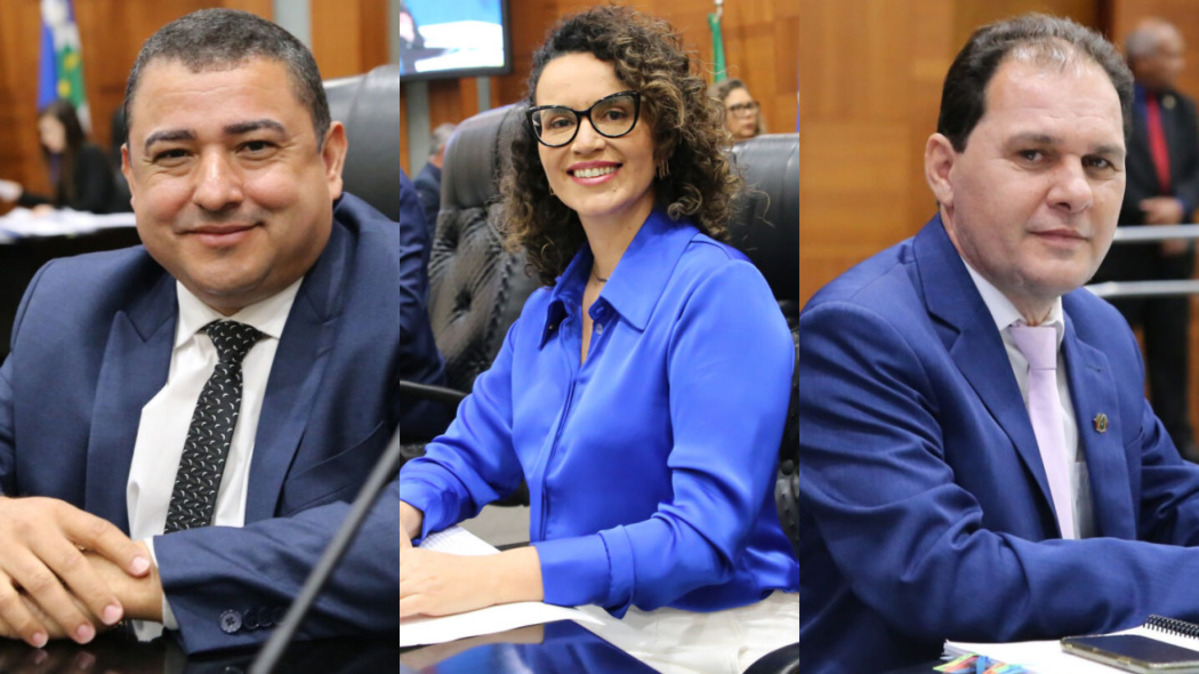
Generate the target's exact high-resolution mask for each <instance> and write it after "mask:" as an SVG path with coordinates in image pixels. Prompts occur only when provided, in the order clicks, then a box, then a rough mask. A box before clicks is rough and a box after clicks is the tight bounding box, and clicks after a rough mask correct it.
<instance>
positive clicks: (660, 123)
mask: <svg viewBox="0 0 1199 674" xmlns="http://www.w3.org/2000/svg"><path fill="white" fill-rule="evenodd" d="M566 54H591V55H592V56H594V57H595V58H597V59H599V60H600V61H604V62H606V63H611V64H612V67H613V69H614V70H615V73H616V78H617V79H618V80H620V82H621V84H622V85H624V86H626V87H628V88H629V89H632V90H635V91H638V92H640V93H641V120H642V121H639V122H637V123H638V124H645V123H648V124H649V125H650V129H651V131H652V136H653V143H654V159H655V161H656V162H658V165H659V168H660V170H659V173H658V177H657V178H655V180H654V188H655V195H654V196H655V200H656V201H657V204H656V205H658V206H660V207H663V208H665V210H666V213H667V215H668V216H669V217H670V218H671V219H672V220H675V221H677V220H679V219H681V218H684V217H686V218H689V219H690V220H691V221H692V222H693V223H694V224H695V226H696V227H697V228H698V229H699V230H700V231H701V232H703V233H705V234H707V235H708V236H711V237H712V238H714V239H718V240H723V239H724V238H725V237H726V232H725V224H726V222H727V220H728V218H729V214H730V212H731V210H732V201H733V198H734V196H735V195H736V193H737V190H738V189H739V187H740V185H741V179H740V176H739V175H737V174H735V173H734V172H733V171H732V169H731V167H730V165H729V159H728V157H727V156H726V155H725V153H724V147H725V144H726V142H727V138H728V131H727V130H726V129H725V126H724V117H723V114H724V111H723V109H721V107H720V106H718V105H717V104H716V102H715V101H713V100H712V99H710V98H708V94H707V84H705V82H704V80H703V78H702V77H700V76H699V74H698V72H697V71H696V68H695V66H696V65H697V64H696V63H695V62H694V61H693V60H692V59H691V56H690V54H689V52H687V51H686V49H685V48H684V47H683V42H682V38H681V37H680V35H679V33H678V32H677V31H676V30H675V29H674V28H673V27H672V26H671V25H670V24H669V23H667V22H666V21H664V20H661V19H657V18H654V17H651V16H650V15H648V14H643V13H641V12H638V11H637V10H635V9H632V8H630V7H619V6H601V7H594V8H592V9H589V10H585V11H583V12H580V13H578V14H574V15H571V16H568V17H566V18H564V19H562V20H561V21H560V22H559V23H558V24H557V25H556V26H554V27H553V28H552V29H551V31H550V34H549V36H548V37H547V38H546V40H545V43H544V44H542V45H541V47H540V48H539V49H538V50H537V51H536V52H535V53H534V54H533V69H532V72H531V73H530V75H529V81H528V97H527V100H526V104H527V105H529V106H532V105H534V95H535V94H536V92H537V82H538V80H539V79H540V78H541V73H542V72H543V71H544V70H545V67H546V65H548V64H549V62H550V61H553V60H554V59H556V58H558V57H560V56H564V55H566ZM508 162H509V164H508V166H507V169H508V170H506V171H505V172H504V176H503V178H502V179H501V189H500V192H501V194H502V195H503V197H502V208H501V216H500V218H501V222H502V226H503V229H504V232H505V234H506V242H507V245H508V247H509V248H510V249H514V250H521V249H523V250H524V252H525V255H526V258H527V260H528V262H529V266H530V267H531V268H532V269H533V270H534V271H536V272H537V274H538V277H539V278H540V279H541V281H542V283H544V284H546V285H553V283H554V279H555V277H556V276H558V275H559V274H561V273H562V272H563V271H564V270H565V269H566V266H567V264H569V263H570V260H571V259H572V258H573V257H574V255H575V253H576V252H578V250H579V248H580V247H581V246H582V245H583V243H584V241H586V235H585V234H584V233H583V225H582V223H581V222H580V221H579V216H578V214H577V213H575V212H574V211H573V210H571V209H570V208H569V207H567V206H566V205H565V204H563V203H562V202H561V201H559V200H558V199H557V197H554V196H553V195H552V193H551V192H550V188H549V182H548V180H547V179H546V176H545V169H544V168H543V167H542V165H541V160H540V156H539V154H538V150H537V140H536V138H534V136H533V130H532V128H531V127H530V126H529V125H528V124H523V125H521V127H520V128H519V129H518V130H517V132H516V134H515V137H514V138H513V140H512V145H511V152H510V153H509V155H508Z"/></svg>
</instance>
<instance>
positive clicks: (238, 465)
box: [125, 279, 303, 639]
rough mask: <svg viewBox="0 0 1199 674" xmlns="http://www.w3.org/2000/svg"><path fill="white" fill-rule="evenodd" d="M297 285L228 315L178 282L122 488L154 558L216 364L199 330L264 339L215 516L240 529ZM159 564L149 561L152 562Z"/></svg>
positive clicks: (132, 525)
mask: <svg viewBox="0 0 1199 674" xmlns="http://www.w3.org/2000/svg"><path fill="white" fill-rule="evenodd" d="M302 281H303V279H300V280H298V281H296V282H295V283H293V284H291V285H290V286H288V287H287V288H286V289H284V290H283V291H282V292H279V293H277V294H275V295H274V296H272V297H269V298H267V299H265V300H263V301H261V302H258V303H257V304H252V305H250V306H248V307H245V308H244V309H242V310H241V311H239V312H237V313H236V314H234V315H233V316H224V315H222V314H220V313H219V312H217V311H216V310H214V309H212V308H211V307H209V306H208V305H206V304H204V303H203V302H201V301H200V299H199V298H197V297H196V296H195V295H193V294H192V293H191V292H190V291H188V290H187V288H184V287H183V284H181V283H178V282H176V284H175V288H176V296H177V297H178V302H179V320H178V322H177V323H176V326H175V343H174V344H175V345H174V349H173V350H172V351H171V365H170V371H169V374H168V375H167V381H166V385H164V386H163V387H162V389H161V390H160V391H159V392H158V393H157V394H156V395H155V396H154V397H153V398H151V399H150V402H148V403H146V406H145V407H143V408H142V414H141V421H140V423H139V424H138V428H137V442H136V444H135V445H134V448H133V462H132V464H131V465H130V467H129V482H128V484H127V486H126V490H125V500H126V504H127V506H128V509H129V533H130V538H132V539H134V540H142V541H145V542H146V544H147V546H148V547H149V549H150V555H151V556H152V557H154V542H153V537H154V536H159V535H162V533H163V528H164V526H165V525H166V519H167V509H168V507H169V506H170V502H171V492H172V490H173V489H174V487H175V473H176V472H178V470H179V461H180V459H181V457H182V455H183V445H184V443H185V442H186V440H187V430H188V427H189V426H190V425H191V418H192V412H193V411H194V410H195V407H196V401H197V400H199V398H200V392H201V391H202V390H203V388H204V384H205V383H206V382H207V381H208V378H209V377H210V376H211V375H212V372H213V370H214V369H215V368H216V364H217V350H216V347H215V346H214V345H213V343H212V340H211V339H209V337H208V335H207V334H206V333H205V332H204V331H203V330H202V328H203V327H204V326H205V325H208V324H209V323H211V322H212V321H215V320H218V319H225V318H227V319H229V320H234V321H237V322H239V323H245V324H247V325H252V326H254V327H255V328H257V329H258V330H259V332H262V333H263V335H265V336H264V337H263V338H262V339H261V340H259V341H258V343H256V344H255V345H254V346H253V347H252V348H251V349H250V351H249V353H247V354H246V357H245V360H243V361H242V396H241V408H240V411H239V412H238V418H237V426H236V427H235V428H234V430H233V438H232V440H231V442H230V446H229V455H228V458H227V459H226V462H225V472H224V474H223V476H222V477H221V486H220V490H219V491H218V493H217V503H216V510H215V513H214V515H213V524H215V525H219V526H232V527H240V526H242V525H244V524H245V519H246V488H247V485H248V484H249V478H250V459H251V457H252V456H253V454H254V437H255V435H256V434H257V431H258V417H259V414H260V413H261V411H262V400H263V397H264V396H265V393H266V384H267V379H268V378H269V377H270V373H271V365H272V363H274V361H275V350H276V349H277V347H278V345H279V337H280V335H282V334H283V327H284V325H285V324H286V323H287V316H288V314H289V313H290V312H291V305H292V303H293V302H294V301H295V297H296V292H297V291H299V289H300V283H301V282H302ZM157 561H158V560H157V558H155V559H154V562H155V564H157ZM162 609H163V624H164V625H165V626H166V627H168V628H170V629H177V627H178V624H177V622H176V621H175V616H174V613H173V612H172V611H171V608H170V605H169V603H168V602H167V600H166V596H165V594H164V595H163V606H162ZM135 629H136V631H137V633H138V636H139V637H140V638H143V639H148V638H153V637H154V636H157V635H158V634H160V633H161V626H159V624H158V623H143V624H141V625H135Z"/></svg>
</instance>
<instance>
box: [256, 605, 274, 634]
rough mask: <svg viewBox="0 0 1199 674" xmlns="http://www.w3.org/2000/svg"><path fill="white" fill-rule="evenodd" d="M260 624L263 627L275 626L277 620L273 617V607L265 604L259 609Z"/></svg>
mask: <svg viewBox="0 0 1199 674" xmlns="http://www.w3.org/2000/svg"><path fill="white" fill-rule="evenodd" d="M258 626H259V627H260V628H262V629H266V628H268V627H274V626H275V621H274V620H273V619H272V618H271V609H269V608H267V607H265V606H264V607H262V608H260V609H258Z"/></svg>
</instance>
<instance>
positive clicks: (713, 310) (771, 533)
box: [400, 210, 799, 616]
mask: <svg viewBox="0 0 1199 674" xmlns="http://www.w3.org/2000/svg"><path fill="white" fill-rule="evenodd" d="M591 264H592V256H591V252H590V249H588V248H587V247H586V246H584V247H583V249H582V250H581V251H580V252H579V253H578V254H577V255H576V256H575V258H574V260H573V261H572V262H571V263H570V265H569V266H568V267H567V269H566V271H565V272H564V273H563V274H562V276H561V277H559V279H558V281H557V283H556V284H555V285H554V286H553V287H552V288H542V289H540V290H538V291H536V292H534V293H533V295H532V296H531V297H530V298H529V300H528V302H527V303H526V304H525V306H524V309H523V310H522V312H521V316H520V318H519V319H518V320H517V321H516V322H515V323H514V324H513V325H512V327H511V329H510V330H509V332H508V335H507V338H506V339H505V341H504V344H503V347H502V348H501V349H500V352H499V354H498V355H497V356H496V360H495V362H494V363H493V364H492V366H491V369H489V370H488V371H487V372H485V373H483V374H481V375H480V376H479V377H478V378H477V379H476V381H475V385H474V390H473V392H472V394H471V395H470V396H469V397H468V398H467V399H466V400H464V401H463V402H462V404H461V406H460V407H459V408H458V415H457V418H456V419H455V421H454V423H453V424H452V425H451V426H450V428H449V429H448V430H447V431H446V433H445V434H444V435H442V436H441V437H439V438H437V439H436V440H435V441H434V442H432V443H430V444H429V445H428V447H427V453H426V455H425V456H424V457H421V458H418V459H414V460H411V461H409V462H408V463H407V464H405V465H404V467H403V469H402V470H401V471H400V498H401V499H402V500H404V501H406V502H408V503H409V504H411V505H412V506H414V507H416V508H418V509H419V510H421V511H422V512H423V513H424V524H423V530H422V532H421V535H422V536H424V535H427V534H429V533H431V532H434V531H439V530H441V529H443V528H445V527H447V526H450V525H451V524H454V523H456V522H459V521H461V520H464V519H468V518H470V517H473V516H475V515H476V514H477V513H478V511H479V510H480V509H481V508H482V507H483V506H484V505H485V504H487V503H488V502H490V501H493V500H495V499H496V498H499V497H501V496H504V495H506V494H509V493H510V492H512V491H513V490H514V489H515V488H516V487H517V486H518V485H519V483H520V480H521V478H522V477H523V478H525V479H526V481H527V482H528V485H529V494H530V501H531V506H532V507H531V521H530V531H529V535H530V541H531V542H532V544H533V545H535V546H536V548H537V552H538V555H539V557H540V560H541V575H542V582H543V585H544V589H545V601H546V602H549V603H552V604H560V605H581V604H598V605H600V606H603V607H604V608H606V609H608V610H609V611H610V612H612V613H613V614H614V615H616V616H623V615H624V613H625V611H626V610H627V609H628V607H629V606H630V605H636V606H637V607H639V608H641V609H643V610H652V609H654V608H658V607H661V606H672V607H676V608H682V609H687V610H696V611H712V610H718V609H723V608H730V607H734V606H741V605H745V604H750V603H754V602H756V601H758V600H760V599H762V598H763V597H765V596H766V595H768V594H769V593H770V592H771V591H773V590H776V589H781V590H785V591H789V592H796V591H798V588H799V565H798V562H797V561H796V559H795V555H794V552H793V550H792V548H791V545H790V543H789V542H788V540H787V538H786V536H785V534H784V533H783V531H782V528H781V526H780V524H779V519H778V513H777V511H776V508H775V504H774V497H773V489H774V483H775V474H776V472H777V462H778V448H779V442H780V441H781V438H782V433H783V424H784V421H785V417H786V409H787V402H788V397H789V395H790V386H791V372H792V368H793V366H794V362H793V361H794V345H793V342H792V340H791V335H790V333H789V331H788V328H787V325H786V321H785V320H784V318H783V316H782V313H781V312H780V311H779V309H778V305H777V304H776V303H775V300H774V298H773V296H772V294H771V292H770V288H769V287H768V286H767V284H766V281H765V280H764V279H763V278H762V276H761V274H760V273H759V272H758V270H757V269H756V268H755V267H754V266H753V264H752V263H750V262H749V261H748V260H747V259H746V258H745V256H744V255H742V254H741V253H740V252H739V251H737V250H736V249H734V248H731V247H729V246H726V245H724V244H721V243H718V242H716V241H714V240H712V239H711V238H709V237H707V236H706V235H704V234H701V233H699V231H698V230H697V229H696V228H695V227H694V226H693V225H691V224H690V223H688V222H685V221H684V222H672V221H671V220H670V219H669V218H668V217H667V216H666V214H665V213H664V212H661V211H659V210H655V211H654V212H653V213H652V214H651V215H650V216H649V218H648V219H647V220H646V222H645V223H644V225H642V227H641V229H640V231H639V232H638V233H637V235H636V237H635V238H634V240H633V241H632V243H631V244H630V245H629V248H628V250H627V251H626V252H625V254H624V256H623V257H622V258H621V260H620V263H619V264H618V265H617V267H616V269H615V270H614V271H613V272H612V275H611V276H610V277H609V281H608V282H607V284H606V285H605V287H604V289H603V291H602V292H601V293H600V296H599V299H598V300H596V301H595V303H594V304H593V305H592V306H591V308H590V313H591V317H592V320H593V321H594V325H593V333H592V337H591V342H590V347H589V353H588V356H587V359H586V361H585V362H583V363H582V364H580V353H581V349H582V335H581V332H582V330H581V325H582V320H581V315H580V314H581V311H582V308H581V307H582V297H583V288H584V286H585V285H586V282H587V276H588V274H589V273H590V270H591Z"/></svg>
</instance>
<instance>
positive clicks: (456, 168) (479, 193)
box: [441, 104, 524, 208]
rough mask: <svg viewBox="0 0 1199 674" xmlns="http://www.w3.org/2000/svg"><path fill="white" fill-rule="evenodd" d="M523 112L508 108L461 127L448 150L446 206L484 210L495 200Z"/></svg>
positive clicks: (444, 176)
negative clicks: (513, 135)
mask: <svg viewBox="0 0 1199 674" xmlns="http://www.w3.org/2000/svg"><path fill="white" fill-rule="evenodd" d="M523 109H524V108H523V106H521V105H518V104H514V105H505V106H503V107H500V108H494V109H492V110H487V111H486V112H481V113H479V114H477V115H475V116H474V117H471V118H470V119H467V120H466V121H464V122H462V123H461V124H459V125H458V128H457V129H455V130H454V135H452V136H450V141H449V143H448V144H447V145H446V148H445V161H444V165H445V166H443V168H442V174H441V200H442V205H443V206H445V205H447V204H449V205H453V206H455V207H457V208H471V207H481V206H486V205H488V204H489V203H491V202H493V201H495V200H496V198H497V197H498V195H499V193H498V191H497V189H496V188H497V185H498V183H499V178H500V170H501V166H502V157H503V153H505V152H507V148H509V147H510V146H511V145H512V134H513V133H515V132H516V130H517V129H518V128H519V125H520V124H521V123H522V122H521V110H523ZM445 167H450V168H445Z"/></svg>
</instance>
